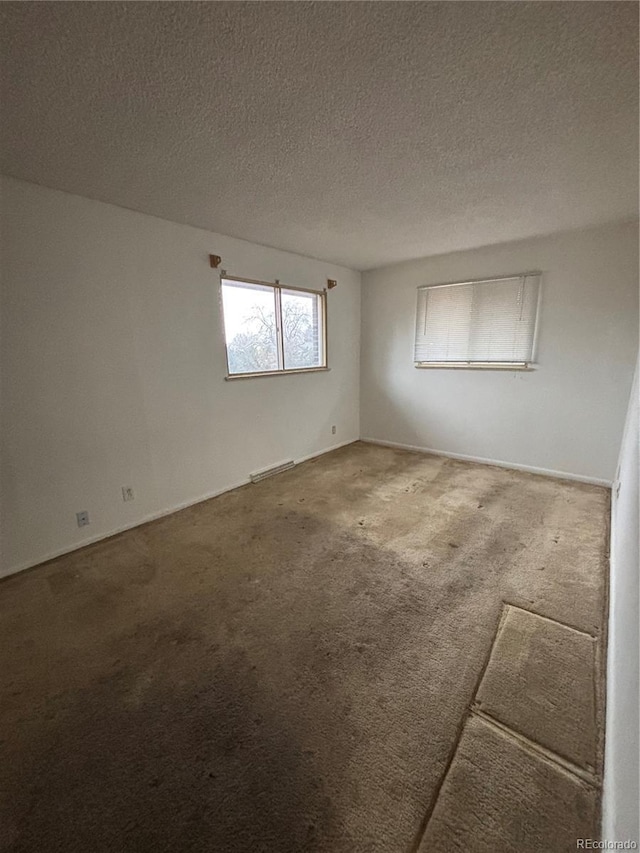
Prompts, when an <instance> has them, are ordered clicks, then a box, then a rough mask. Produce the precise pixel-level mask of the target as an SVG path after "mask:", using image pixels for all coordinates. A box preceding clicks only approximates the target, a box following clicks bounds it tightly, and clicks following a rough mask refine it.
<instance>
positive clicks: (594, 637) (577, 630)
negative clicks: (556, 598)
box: [504, 601, 598, 642]
mask: <svg viewBox="0 0 640 853" xmlns="http://www.w3.org/2000/svg"><path fill="white" fill-rule="evenodd" d="M504 605H505V606H506V607H512V608H513V609H514V610H522V611H523V612H524V613H530V614H531V616H537V617H538V619H545V620H546V621H547V622H553V623H554V624H555V625H561V626H562V627H563V628H567V629H568V630H569V631H575V633H576V634H583V635H584V636H585V637H590V638H591V639H592V640H595V641H596V642H597V641H598V635H597V634H592V633H591V632H590V631H585V630H584V629H583V628H577V627H576V626H575V625H571V624H570V623H569V622H563V621H562V620H560V619H554V618H553V617H552V616H545V615H544V613H538V612H537V611H536V610H530V609H529V608H528V607H523V606H522V605H521V604H513V603H512V602H510V601H505V602H504Z"/></svg>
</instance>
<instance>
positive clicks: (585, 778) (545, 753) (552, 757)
mask: <svg viewBox="0 0 640 853" xmlns="http://www.w3.org/2000/svg"><path fill="white" fill-rule="evenodd" d="M605 595H606V593H605ZM509 608H512V609H515V610H521V611H524V612H525V613H529V614H530V615H532V616H537V617H538V618H539V619H545V620H546V621H548V622H553V623H555V624H557V625H560V626H561V627H563V628H567V629H568V630H570V631H574V632H575V633H577V634H582V635H583V636H586V637H589V638H590V639H591V640H593V641H594V646H593V648H594V664H595V655H596V650H597V649H598V647H599V646H600V642H599V638H598V636H596V635H593V634H590V633H589V632H588V631H583V630H582V629H580V628H576V627H575V625H569V624H568V623H566V622H561V621H560V620H558V619H552V618H551V617H550V616H544V615H543V614H542V613H536V612H535V611H534V610H529V609H528V608H526V607H521V606H520V605H519V604H512V603H511V602H510V601H505V600H504V599H503V601H502V609H501V612H500V618H499V619H498V625H497V627H496V630H495V632H494V635H493V639H492V641H491V645H490V646H489V651H488V653H487V655H486V658H485V661H484V664H483V666H482V667H481V669H480V673H479V675H478V679H477V682H476V685H475V688H474V691H473V694H472V697H471V701H470V702H469V705H468V706H467V708H466V710H465V712H464V714H463V715H462V718H461V720H460V722H459V724H458V727H457V729H456V737H455V740H454V743H453V747H452V749H451V752H450V754H449V757H448V759H447V763H446V765H445V768H444V771H443V773H442V776H441V777H440V781H439V782H438V784H437V785H436V789H435V791H434V794H433V796H432V798H431V801H430V803H429V807H428V808H427V810H426V812H425V814H424V816H423V818H422V821H421V823H420V826H419V828H418V831H417V833H416V835H415V836H414V839H413V841H412V843H411V846H410V847H409V850H408V853H419V849H420V845H421V844H422V840H423V838H424V836H425V834H426V832H427V829H428V827H429V823H430V821H431V818H432V816H433V813H434V811H435V808H436V805H437V804H438V800H439V798H440V792H441V791H442V788H443V786H444V783H445V782H446V780H447V777H448V775H449V772H450V770H451V766H452V765H453V762H454V759H455V757H456V754H457V752H458V748H459V746H460V741H461V739H462V735H463V733H464V729H465V727H466V725H467V722H468V721H469V719H470V718H471V717H476V718H477V719H480V720H483V721H484V722H485V723H486V724H487V725H492V726H493V727H494V728H496V729H497V730H498V731H500V732H501V734H502V735H503V736H506V737H511V738H512V739H513V740H515V741H516V742H517V743H519V744H520V745H523V746H528V747H529V748H530V749H531V751H532V752H534V753H537V754H538V755H539V756H542V757H543V758H546V759H547V760H548V761H551V762H552V763H553V764H555V765H556V766H557V767H559V768H560V769H561V770H563V771H564V772H566V773H568V774H570V775H571V776H573V777H574V778H576V779H579V780H580V781H581V782H584V783H585V784H587V785H589V786H590V787H591V788H592V789H594V790H595V791H596V794H597V795H601V792H602V779H601V774H599V772H598V771H597V770H596V772H595V773H590V772H589V771H588V770H585V769H583V768H581V767H579V766H578V765H577V764H574V762H572V761H571V760H570V759H568V758H566V757H565V756H563V755H560V754H559V753H557V752H553V751H552V750H550V749H548V748H547V747H544V746H543V745H542V744H539V743H537V742H536V741H533V740H531V739H530V738H528V737H527V736H526V735H524V734H522V733H521V732H517V731H516V730H515V729H511V728H510V727H509V726H507V725H506V724H505V723H503V722H502V721H500V720H498V719H496V718H494V717H492V716H491V715H490V714H487V713H486V711H482V710H481V709H480V708H478V707H477V706H476V699H477V695H478V691H479V690H480V687H481V686H482V682H483V680H484V676H485V674H486V671H487V669H488V668H489V664H490V663H491V658H492V656H493V651H494V649H495V646H496V644H497V641H498V639H499V638H500V635H501V633H502V630H503V628H504V624H505V622H506V619H507V614H508V611H509ZM594 675H597V671H596V672H595V673H594ZM594 680H596V679H594ZM596 761H597V756H596ZM600 817H601V816H600Z"/></svg>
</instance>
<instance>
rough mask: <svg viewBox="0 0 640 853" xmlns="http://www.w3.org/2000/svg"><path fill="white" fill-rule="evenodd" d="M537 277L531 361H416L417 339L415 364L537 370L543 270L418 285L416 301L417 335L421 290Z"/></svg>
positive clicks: (428, 367)
mask: <svg viewBox="0 0 640 853" xmlns="http://www.w3.org/2000/svg"><path fill="white" fill-rule="evenodd" d="M529 277H531V278H537V279H538V282H537V298H536V306H535V318H534V328H533V336H532V341H531V359H530V360H529V361H416V359H415V341H414V366H415V367H416V368H418V369H420V370H423V369H426V370H434V369H437V370H442V369H446V370H535V369H536V368H537V367H538V364H537V363H536V360H535V359H536V352H537V342H538V329H539V325H540V302H541V297H542V272H541V271H540V270H532V271H529V272H520V273H514V274H513V275H501V276H491V277H489V278H476V279H470V280H467V281H452V282H446V283H443V284H427V285H421V286H420V287H418V292H417V302H416V337H417V324H418V322H419V306H420V292H421V291H423V290H429V289H431V288H442V287H461V286H469V285H476V284H488V283H491V282H499V281H510V280H514V279H521V278H529Z"/></svg>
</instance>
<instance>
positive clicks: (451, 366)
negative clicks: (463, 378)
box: [414, 361, 538, 371]
mask: <svg viewBox="0 0 640 853" xmlns="http://www.w3.org/2000/svg"><path fill="white" fill-rule="evenodd" d="M414 366H415V367H416V368H418V369H419V370H525V371H530V370H536V368H537V366H538V365H537V364H522V363H519V364H510V363H508V362H490V361H477V362H475V363H471V362H455V361H451V362H446V361H434V362H431V363H427V362H415V363H414Z"/></svg>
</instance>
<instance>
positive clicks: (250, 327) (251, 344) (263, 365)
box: [221, 278, 327, 377]
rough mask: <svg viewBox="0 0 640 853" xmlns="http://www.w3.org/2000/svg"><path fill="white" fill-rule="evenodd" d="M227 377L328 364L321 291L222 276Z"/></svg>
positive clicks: (323, 366)
mask: <svg viewBox="0 0 640 853" xmlns="http://www.w3.org/2000/svg"><path fill="white" fill-rule="evenodd" d="M221 285H222V308H223V314H224V331H225V339H226V343H227V365H228V369H229V376H230V377H232V376H253V375H260V374H262V375H264V374H272V373H290V372H295V371H296V370H322V369H323V368H326V366H327V353H326V343H325V341H326V324H327V319H326V318H327V312H326V299H325V293H324V292H317V291H313V290H297V289H295V288H290V287H284V286H281V285H279V284H275V285H274V284H267V283H266V282H264V283H263V282H257V281H243V280H241V279H235V278H223V279H222V280H221Z"/></svg>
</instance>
